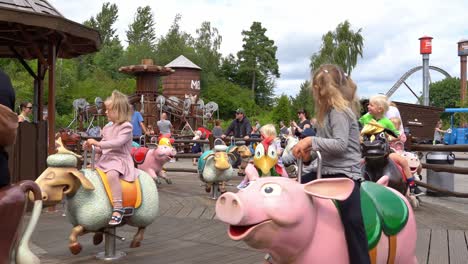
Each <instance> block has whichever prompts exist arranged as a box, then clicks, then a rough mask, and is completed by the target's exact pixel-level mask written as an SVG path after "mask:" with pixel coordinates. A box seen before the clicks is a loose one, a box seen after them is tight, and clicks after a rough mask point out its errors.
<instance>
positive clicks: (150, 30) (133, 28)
mask: <svg viewBox="0 0 468 264" xmlns="http://www.w3.org/2000/svg"><path fill="white" fill-rule="evenodd" d="M155 40H156V32H155V30H154V18H153V14H152V12H151V7H149V6H145V7H138V9H137V13H136V15H135V18H134V19H133V23H132V24H130V25H129V26H128V30H127V42H128V45H129V46H130V45H141V44H142V43H146V44H148V45H153V44H154V41H155Z"/></svg>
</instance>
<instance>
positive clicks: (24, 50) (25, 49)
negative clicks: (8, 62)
mask: <svg viewBox="0 0 468 264" xmlns="http://www.w3.org/2000/svg"><path fill="white" fill-rule="evenodd" d="M51 37H54V38H55V39H57V40H60V42H61V43H60V46H61V47H60V49H59V50H58V53H57V57H58V58H67V59H68V58H74V57H77V56H80V55H83V54H88V53H92V52H96V51H97V50H98V49H99V46H100V44H101V43H100V42H101V41H100V37H99V33H98V32H97V31H95V30H93V29H91V28H88V27H85V26H83V25H81V24H79V23H76V22H73V21H71V20H68V19H66V18H65V17H63V16H62V15H61V14H60V13H59V12H58V11H57V10H56V9H55V8H54V7H53V6H52V5H50V4H49V3H48V2H47V1H46V0H0V57H3V58H11V57H16V53H19V54H20V55H21V57H22V58H23V59H27V60H29V59H36V58H38V55H37V52H35V50H36V49H37V48H40V47H41V46H44V45H47V43H48V42H49V40H50V38H51ZM13 49H14V50H13Z"/></svg>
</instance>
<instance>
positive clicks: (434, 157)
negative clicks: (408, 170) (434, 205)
mask: <svg viewBox="0 0 468 264" xmlns="http://www.w3.org/2000/svg"><path fill="white" fill-rule="evenodd" d="M426 163H427V164H441V165H452V166H453V164H454V163H455V155H454V154H453V153H452V152H429V153H427V154H426ZM426 171H427V184H430V185H433V186H434V187H438V188H441V189H446V190H448V191H452V192H453V191H454V183H453V180H454V177H453V173H452V172H442V171H433V170H429V169H427V170H426ZM426 193H427V195H431V196H443V195H442V194H439V193H436V192H433V191H430V190H427V192H426Z"/></svg>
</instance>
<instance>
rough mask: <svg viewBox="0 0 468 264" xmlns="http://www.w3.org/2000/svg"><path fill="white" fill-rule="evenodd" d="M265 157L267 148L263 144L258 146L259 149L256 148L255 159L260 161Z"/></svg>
mask: <svg viewBox="0 0 468 264" xmlns="http://www.w3.org/2000/svg"><path fill="white" fill-rule="evenodd" d="M263 155H265V148H264V147H263V144H258V145H257V147H256V148H255V158H257V159H259V158H261V157H263Z"/></svg>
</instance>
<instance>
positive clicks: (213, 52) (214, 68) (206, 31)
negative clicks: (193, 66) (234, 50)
mask: <svg viewBox="0 0 468 264" xmlns="http://www.w3.org/2000/svg"><path fill="white" fill-rule="evenodd" d="M196 33H197V35H198V36H197V38H196V39H195V43H194V48H195V52H196V54H197V61H196V62H197V64H198V66H200V67H201V68H202V69H203V72H212V73H215V74H216V73H218V70H219V64H220V60H221V53H220V52H219V48H220V47H221V42H222V39H223V38H222V37H221V36H220V35H219V33H218V29H217V28H214V27H211V24H210V22H207V21H205V22H203V23H202V24H201V26H200V28H198V29H197V30H196Z"/></svg>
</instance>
